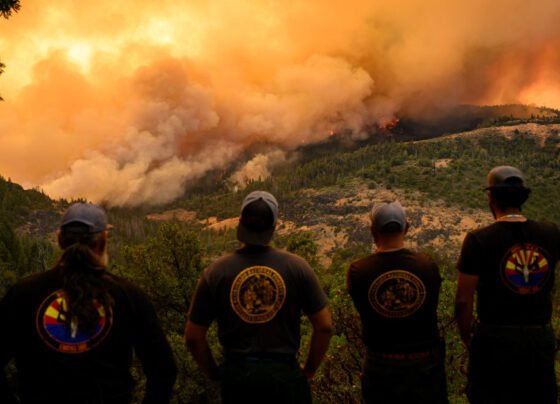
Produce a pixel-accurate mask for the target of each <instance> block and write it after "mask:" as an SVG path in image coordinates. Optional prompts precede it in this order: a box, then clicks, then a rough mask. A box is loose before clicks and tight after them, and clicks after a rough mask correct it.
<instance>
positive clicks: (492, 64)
mask: <svg viewBox="0 0 560 404" xmlns="http://www.w3.org/2000/svg"><path fill="white" fill-rule="evenodd" d="M125 3H126V2H118V3H115V2H111V1H107V0H103V1H101V2H96V3H90V2H75V1H71V0H63V1H56V2H55V1H52V0H50V1H41V2H30V3H29V4H27V3H25V4H23V8H22V10H21V11H20V12H19V13H18V14H16V15H15V16H13V17H12V18H11V19H10V20H7V21H1V24H2V33H3V36H2V39H0V43H5V44H9V45H10V46H5V47H3V48H4V49H5V50H4V51H3V54H2V58H3V59H2V60H3V62H5V63H6V65H7V69H6V73H5V74H4V75H2V85H3V87H2V89H1V93H2V96H3V97H4V99H5V101H4V102H3V103H2V105H1V106H0V173H1V174H2V175H4V176H6V177H11V178H13V179H14V180H15V181H18V182H21V183H24V184H25V185H27V186H37V185H39V186H41V187H42V188H43V189H44V190H45V191H46V192H47V193H48V194H49V195H52V196H56V197H58V196H62V197H77V196H81V197H86V198H88V199H92V200H94V201H98V202H101V201H107V202H109V203H110V204H113V205H136V204H140V203H151V204H161V203H165V202H168V201H170V200H173V199H174V198H176V197H178V196H179V195H181V194H183V192H184V189H185V184H187V183H188V182H189V181H192V180H194V179H197V178H200V177H202V176H204V175H205V174H206V173H207V172H209V171H212V170H218V171H223V170H224V169H226V168H228V167H229V166H230V164H231V163H232V162H234V161H238V160H239V159H242V160H243V158H242V157H243V156H244V155H245V154H246V150H247V149H248V148H251V147H252V145H255V144H258V145H265V146H266V147H262V148H260V149H259V150H258V152H256V153H253V154H252V155H251V157H249V158H247V159H245V161H247V162H248V163H247V165H245V166H243V167H240V170H239V172H238V173H234V175H233V176H230V177H228V178H229V180H230V181H232V182H240V181H244V180H246V179H249V180H250V179H256V178H259V177H262V176H263V175H267V173H269V172H271V170H272V169H273V168H274V167H275V165H277V164H285V163H289V158H290V157H289V155H290V152H291V151H293V150H295V149H297V148H298V147H300V146H301V145H302V144H303V145H315V144H318V143H321V142H323V141H325V139H328V138H329V137H332V136H333V134H348V138H349V139H351V140H354V141H362V140H364V139H366V138H367V137H368V136H370V135H371V134H372V133H373V132H375V131H377V130H381V131H385V130H391V131H393V129H392V127H393V125H396V126H397V127H399V126H400V127H403V126H402V124H403V121H404V117H407V118H408V119H409V120H410V119H412V120H421V121H422V122H431V120H432V119H434V118H438V117H441V116H445V114H446V113H447V111H449V109H450V108H453V106H455V105H458V104H461V103H472V104H478V105H485V104H503V103H515V102H522V103H536V104H538V105H543V104H545V105H547V106H551V107H559V106H560V77H559V75H558V69H557V66H558V62H559V61H560V52H559V49H560V46H558V45H559V43H560V26H559V25H558V23H557V21H558V16H559V13H560V4H559V3H558V2H557V1H555V0H540V1H538V2H537V3H534V2H533V3H530V4H529V3H527V2H524V1H522V0H516V1H513V2H512V1H511V0H508V1H505V0H500V1H497V2H493V3H492V5H488V2H485V1H482V0H477V1H460V2H453V3H449V4H442V3H441V2H438V1H435V0H429V1H424V2H414V1H410V0H398V1H396V2H395V1H391V2H371V1H365V0H351V1H350V2H348V1H338V0H337V1H334V2H328V4H327V3H325V2H320V1H316V0H312V1H307V2H296V3H290V4H284V3H276V2H261V1H250V0H248V1H242V2H239V1H234V0H227V1H219V2H218V1H199V2H191V1H190V2H185V1H163V2H157V3H154V2H150V1H135V2H134V3H132V2H131V3H130V4H129V5H128V6H127V4H125ZM89 20H94V21H96V24H95V29H94V30H93V29H92V28H91V24H85V23H84V21H89ZM512 27H515V29H512ZM395 117H399V118H401V119H402V121H401V122H400V123H398V124H397V121H396V120H395ZM438 119H439V118H438ZM375 128H377V129H375ZM460 130H463V129H460Z"/></svg>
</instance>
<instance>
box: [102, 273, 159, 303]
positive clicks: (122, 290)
mask: <svg viewBox="0 0 560 404" xmlns="http://www.w3.org/2000/svg"><path fill="white" fill-rule="evenodd" d="M104 277H105V279H106V280H107V281H108V283H109V291H110V292H109V293H111V295H113V296H115V295H120V296H123V295H124V296H127V297H128V299H132V300H137V299H147V298H148V294H147V293H146V292H145V291H144V289H142V288H141V287H140V286H139V285H137V284H136V283H134V281H132V280H130V279H127V278H124V277H122V276H118V275H115V274H113V273H110V272H106V273H105V275H104Z"/></svg>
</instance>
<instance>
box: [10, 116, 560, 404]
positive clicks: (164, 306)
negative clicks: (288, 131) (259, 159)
mask: <svg viewBox="0 0 560 404" xmlns="http://www.w3.org/2000/svg"><path fill="white" fill-rule="evenodd" d="M559 127H560V126H559V125H536V124H533V126H531V125H529V126H527V125H521V126H508V127H507V128H506V129H503V128H498V127H494V126H491V127H488V128H484V129H479V130H477V131H474V132H472V133H469V134H464V135H459V136H451V135H450V136H444V137H441V138H438V139H433V140H426V141H419V142H397V141H394V140H392V139H388V140H387V141H385V142H382V143H378V144H372V145H366V146H364V147H360V148H359V149H356V150H353V151H348V152H344V153H341V152H338V153H337V152H336V150H332V151H331V153H329V154H327V155H324V156H322V157H317V158H314V159H311V160H307V161H305V162H302V163H299V164H293V165H291V166H289V167H283V168H279V169H278V170H277V171H276V172H274V173H273V175H272V176H271V177H269V178H266V179H261V180H259V181H251V182H249V183H247V184H246V187H245V189H243V190H241V191H238V192H233V190H232V189H231V186H228V185H226V184H224V183H216V184H215V185H214V186H213V187H211V188H209V189H206V190H205V189H204V188H203V187H195V188H190V189H188V190H187V191H186V193H185V195H184V197H183V198H181V199H179V200H177V201H176V202H174V203H172V204H169V205H167V206H163V207H159V208H150V207H139V208H112V209H109V210H108V214H109V220H110V222H111V223H112V224H114V225H115V229H114V230H112V231H111V233H110V238H109V247H110V251H109V254H110V261H111V264H110V268H109V270H110V271H112V272H114V273H116V274H119V275H121V276H124V277H127V278H131V279H132V280H133V281H134V282H136V283H137V284H139V285H140V286H141V287H142V288H143V289H144V290H146V291H147V293H148V294H149V295H150V297H151V298H152V300H153V302H154V305H155V307H156V310H157V312H158V315H159V318H160V319H161V322H162V324H163V327H164V329H165V331H166V333H167V336H168V338H169V341H170V343H171V345H172V347H173V350H174V352H175V355H176V360H177V363H178V366H179V377H178V379H177V383H176V386H175V395H174V399H173V400H174V401H173V402H175V403H197V402H200V403H206V402H215V401H216V400H217V398H218V386H217V385H216V384H215V383H213V382H209V381H208V380H206V379H205V378H204V377H203V376H202V375H201V374H200V372H199V371H198V370H197V368H196V366H195V364H194V362H193V361H192V359H191V358H190V356H189V355H188V354H187V352H186V348H185V345H184V342H183V329H184V324H185V322H186V312H187V308H188V305H189V304H190V299H191V298H192V295H193V292H194V288H195V285H196V282H197V279H198V276H199V272H200V271H201V270H202V269H203V268H204V267H205V266H206V265H207V264H208V263H209V262H210V261H211V260H212V259H214V258H215V257H217V256H219V255H221V254H224V253H225V252H228V251H231V250H232V249H234V248H236V247H237V246H238V245H239V243H238V242H237V240H236V238H235V231H234V230H233V229H231V228H229V229H228V228H224V229H222V230H219V231H215V230H212V229H209V228H207V226H206V225H205V224H204V220H205V219H207V218H209V217H216V218H217V219H218V220H221V219H227V218H232V217H235V216H237V215H238V214H239V207H240V204H241V201H242V199H243V197H244V196H245V195H246V194H247V193H248V192H250V191H252V190H256V189H264V190H268V191H270V192H272V193H273V194H274V195H276V197H277V198H278V200H279V203H280V218H282V219H289V220H290V221H291V222H294V223H296V225H297V226H296V227H295V228H294V229H293V231H291V232H288V233H283V235H281V236H279V237H277V238H275V240H274V243H275V245H276V246H277V247H279V248H285V249H287V250H289V251H292V252H295V253H296V254H300V255H302V256H304V257H305V258H306V259H307V260H308V261H309V262H310V264H311V265H312V266H313V268H314V270H315V271H316V273H317V275H318V276H319V279H320V281H321V283H322V285H323V287H324V288H325V290H326V292H327V294H328V296H329V298H330V309H331V311H332V313H333V321H334V327H335V335H334V337H333V339H332V341H331V346H330V348H329V352H328V353H327V356H326V359H325V362H324V364H323V365H322V367H321V369H320V371H319V372H318V374H317V376H316V378H315V379H314V380H313V383H312V389H313V394H314V396H315V399H316V401H317V402H353V401H354V402H359V397H360V370H361V364H362V358H363V346H362V343H361V340H360V326H359V319H358V317H357V315H356V312H355V310H354V308H353V305H352V303H351V300H350V298H349V296H348V295H347V293H346V291H345V285H344V282H345V275H346V269H347V267H348V264H349V263H350V261H352V260H353V259H355V258H358V257H363V256H365V255H367V254H369V253H370V252H371V242H370V241H368V240H367V239H364V238H363V237H362V238H356V237H347V238H345V239H344V240H345V241H344V242H343V243H340V244H336V243H335V244H334V247H333V248H332V249H331V250H329V251H328V252H327V255H328V260H326V261H325V260H319V259H318V247H317V244H316V240H315V239H314V237H313V235H312V234H311V233H310V232H309V231H302V227H303V224H304V223H305V224H307V223H308V222H309V220H310V218H314V220H315V221H317V222H321V220H322V217H324V215H326V214H327V213H330V212H329V211H328V210H329V209H333V208H332V206H331V205H328V204H323V203H321V195H331V194H333V193H336V192H339V191H344V192H345V193H346V194H348V193H350V194H351V193H352V191H353V190H354V189H355V188H356V186H357V184H358V185H361V186H364V185H365V187H367V189H369V190H370V191H372V192H377V191H379V192H381V191H382V190H383V191H387V190H398V191H399V195H402V197H403V199H404V202H403V204H404V205H405V206H406V201H410V202H411V203H412V202H414V203H417V204H419V205H420V206H422V205H423V204H429V203H430V202H431V201H440V202H441V203H442V204H443V206H449V207H455V208H459V209H460V210H461V211H462V212H463V214H464V215H465V216H469V215H471V214H473V213H474V212H479V211H486V210H487V200H486V194H485V193H484V192H483V188H484V185H485V180H486V175H487V173H488V171H489V170H490V168H492V167H494V166H497V165H506V164H507V165H515V166H517V167H519V168H520V169H521V170H523V172H524V173H525V175H526V179H527V182H528V184H529V186H530V187H531V189H532V194H531V196H530V199H529V201H528V202H527V204H526V206H525V207H524V213H525V214H526V215H527V216H529V217H531V218H535V219H540V220H545V219H546V220H550V221H554V222H556V223H560V212H559V211H558V209H557V201H558V200H559V198H560V178H559V177H560V170H559V168H560V148H559V144H560V136H559V130H558V129H559ZM537 132H538V135H537ZM194 190H196V191H194ZM309 190H313V192H314V195H315V197H314V198H310V197H309ZM366 202H367V201H366ZM67 203H68V202H66V201H57V202H54V201H51V200H50V199H49V198H48V197H47V196H46V195H44V194H42V193H41V192H40V191H37V190H31V191H25V190H23V189H22V188H21V187H20V186H18V185H16V184H13V183H11V182H10V181H8V180H5V179H0V208H1V209H2V220H1V222H0V224H1V227H0V265H1V274H0V296H1V295H3V293H5V289H6V288H7V287H9V285H11V284H13V282H15V281H16V279H17V278H19V277H21V276H24V275H25V274H28V273H32V272H37V271H42V270H44V269H45V268H48V267H49V266H50V265H52V263H53V262H54V259H56V257H57V255H58V250H57V249H56V248H55V247H54V246H53V244H52V237H50V236H49V234H48V232H44V233H41V232H40V231H37V229H36V228H35V227H37V224H39V225H40V224H41V223H50V222H52V221H53V220H54V218H56V217H59V215H60V212H61V211H62V210H63V209H64V207H65V206H67ZM365 205H367V203H366V204H365ZM179 208H180V209H185V210H188V211H193V212H196V217H197V219H198V220H193V221H189V222H183V221H179V220H171V221H168V222H158V221H154V220H149V219H148V218H147V217H146V216H147V214H148V213H151V212H152V211H154V210H156V211H165V210H169V209H179ZM337 209H338V211H337V213H338V214H340V215H341V216H344V215H345V214H349V213H354V214H363V215H367V212H368V209H367V208H365V209H364V208H362V207H360V208H353V207H352V206H351V205H345V206H343V207H338V208H337ZM37 212H50V214H52V216H48V217H47V218H46V219H44V218H42V217H39V219H38V213H37ZM39 216H40V215H39ZM33 220H35V221H37V224H36V226H35V227H33V226H30V221H31V222H32V221H33ZM339 227H340V230H339V231H340V232H349V231H350V229H349V227H350V226H348V227H345V226H344V222H343V221H342V222H341V223H340V226H339ZM304 230H305V229H304ZM51 232H52V231H51ZM49 237H50V238H49ZM420 248H421V249H423V250H425V251H427V252H428V253H430V254H432V255H433V256H434V257H435V258H436V260H437V261H438V263H439V265H440V269H441V273H442V276H443V277H444V282H443V285H442V291H441V297H440V305H439V313H438V314H439V321H440V328H441V329H442V333H443V334H444V336H445V338H446V346H447V363H446V366H447V374H448V380H449V386H448V387H449V396H450V402H452V403H461V402H466V400H465V398H464V396H463V395H462V389H463V388H464V383H465V377H464V375H463V373H462V371H463V370H464V367H465V358H466V357H465V355H464V353H465V352H464V349H463V348H462V346H461V344H460V343H459V336H458V332H457V329H456V326H455V324H454V323H453V322H452V318H453V316H452V312H453V298H454V293H455V277H456V270H455V267H454V260H453V259H452V257H454V256H455V255H456V251H450V252H449V254H446V253H442V252H441V250H437V249H435V248H433V246H432V245H430V243H429V242H427V243H426V244H425V245H422V246H420ZM325 262H326V263H325ZM558 308H559V300H558V297H557V298H556V300H555V316H554V322H553V325H554V327H555V329H556V331H557V333H558V332H559V331H560V322H559V320H558ZM302 334H303V338H302V349H301V350H300V352H301V353H302V356H303V355H304V354H305V346H306V344H307V342H308V340H309V335H310V326H309V324H308V323H307V321H306V320H305V319H304V326H303V328H302ZM210 341H211V345H212V347H213V349H214V350H215V352H216V354H217V356H218V357H220V353H219V345H218V343H217V337H216V330H215V328H214V327H212V328H211V331H210ZM557 363H559V361H558V360H557ZM134 372H135V377H137V380H138V384H137V400H139V397H141V395H142V391H143V379H142V375H141V369H140V367H139V366H138V363H136V362H135V367H134Z"/></svg>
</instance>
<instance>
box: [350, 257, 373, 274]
mask: <svg viewBox="0 0 560 404" xmlns="http://www.w3.org/2000/svg"><path fill="white" fill-rule="evenodd" d="M376 256H377V254H371V255H368V256H367V257H361V258H356V259H354V260H352V262H350V265H349V266H348V272H349V273H356V272H361V271H366V270H369V269H370V268H371V267H372V266H373V265H375V259H376Z"/></svg>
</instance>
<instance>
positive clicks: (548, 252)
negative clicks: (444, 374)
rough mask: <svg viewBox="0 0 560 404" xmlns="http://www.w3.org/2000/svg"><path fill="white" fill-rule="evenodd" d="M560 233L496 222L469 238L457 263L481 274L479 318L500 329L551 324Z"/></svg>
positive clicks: (548, 227)
mask: <svg viewBox="0 0 560 404" xmlns="http://www.w3.org/2000/svg"><path fill="white" fill-rule="evenodd" d="M559 252H560V231H559V230H558V227H557V226H556V225H555V224H553V223H548V222H535V221H533V220H527V221H525V222H506V221H502V222H499V221H498V222H495V223H493V224H491V225H490V226H487V227H484V228H481V229H478V230H475V231H472V232H469V233H467V235H466V237H465V240H464V242H463V247H462V250H461V255H460V256H459V261H458V263H457V269H458V270H459V271H460V272H463V273H465V274H470V275H478V276H479V280H478V286H477V296H478V304H477V310H478V317H479V319H480V321H481V322H483V323H488V324H499V325H516V324H537V325H538V324H546V323H548V322H550V318H551V315H552V287H553V285H554V270H555V267H556V263H557V262H558V257H559Z"/></svg>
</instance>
